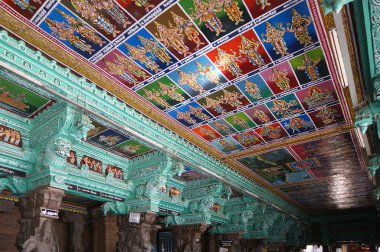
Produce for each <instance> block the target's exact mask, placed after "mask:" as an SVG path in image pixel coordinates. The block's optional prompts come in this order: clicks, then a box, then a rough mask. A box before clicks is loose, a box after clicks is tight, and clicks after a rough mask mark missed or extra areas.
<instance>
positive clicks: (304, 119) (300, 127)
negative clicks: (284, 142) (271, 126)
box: [281, 114, 315, 136]
mask: <svg viewBox="0 0 380 252" xmlns="http://www.w3.org/2000/svg"><path fill="white" fill-rule="evenodd" d="M281 125H282V126H283V127H284V128H285V129H286V131H287V132H288V133H289V135H291V136H293V135H297V134H300V133H304V132H307V131H310V130H314V129H315V127H314V124H313V122H312V121H311V120H310V118H309V117H308V116H307V115H306V114H304V115H300V116H297V117H293V118H290V119H286V120H284V121H282V122H281Z"/></svg>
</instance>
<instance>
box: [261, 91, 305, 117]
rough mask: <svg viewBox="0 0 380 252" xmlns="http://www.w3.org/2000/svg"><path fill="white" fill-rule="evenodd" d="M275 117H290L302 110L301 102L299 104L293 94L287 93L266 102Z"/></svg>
mask: <svg viewBox="0 0 380 252" xmlns="http://www.w3.org/2000/svg"><path fill="white" fill-rule="evenodd" d="M266 105H267V106H268V108H269V109H270V110H271V111H272V113H273V115H274V116H275V117H276V118H277V119H282V118H285V117H290V116H293V115H296V114H299V113H301V112H303V109H302V107H301V104H299V102H298V100H297V98H296V96H295V95H294V94H289V95H287V96H283V97H281V98H278V99H275V100H273V101H270V102H268V103H266Z"/></svg>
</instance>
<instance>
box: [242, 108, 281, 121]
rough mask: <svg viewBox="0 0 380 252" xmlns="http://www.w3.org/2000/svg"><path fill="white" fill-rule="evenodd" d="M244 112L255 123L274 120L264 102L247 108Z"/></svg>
mask: <svg viewBox="0 0 380 252" xmlns="http://www.w3.org/2000/svg"><path fill="white" fill-rule="evenodd" d="M245 113H246V114H247V115H248V116H249V117H250V118H251V119H252V120H253V121H254V122H255V123H256V124H257V125H263V124H267V123H270V122H273V121H275V120H276V118H274V116H273V115H272V113H271V112H270V111H269V109H268V108H267V106H265V104H261V105H259V106H256V107H253V108H250V109H247V110H246V111H245Z"/></svg>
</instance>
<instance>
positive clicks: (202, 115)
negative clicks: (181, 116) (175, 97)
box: [189, 105, 210, 121]
mask: <svg viewBox="0 0 380 252" xmlns="http://www.w3.org/2000/svg"><path fill="white" fill-rule="evenodd" d="M189 109H190V111H191V114H193V115H194V116H196V117H198V118H199V119H201V120H203V121H204V120H208V119H210V117H209V116H208V115H206V114H205V113H203V110H202V108H196V107H193V106H190V105H189Z"/></svg>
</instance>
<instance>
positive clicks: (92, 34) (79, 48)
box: [40, 4, 108, 58]
mask: <svg viewBox="0 0 380 252" xmlns="http://www.w3.org/2000/svg"><path fill="white" fill-rule="evenodd" d="M40 28H41V29H43V30H44V31H45V32H47V33H48V34H49V35H51V36H52V37H54V38H55V39H57V40H58V41H59V42H61V43H62V44H64V45H65V46H67V47H68V48H70V49H72V50H74V51H75V52H77V53H79V54H80V55H82V56H83V57H85V58H90V57H91V56H92V55H94V54H95V53H96V52H98V51H99V50H100V49H101V48H102V47H104V46H105V45H107V43H108V42H107V40H105V39H104V38H103V37H102V36H101V35H100V34H99V33H97V32H96V31H94V30H93V29H92V28H91V27H90V26H88V25H87V24H85V23H83V22H82V21H81V20H80V19H79V18H78V17H77V16H75V15H74V14H73V13H71V12H70V11H69V10H68V9H66V8H65V7H64V6H63V5H61V4H58V5H57V6H56V7H55V9H54V10H53V11H52V12H50V13H49V15H48V16H47V18H46V19H45V20H44V21H43V22H42V23H41V24H40Z"/></svg>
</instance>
